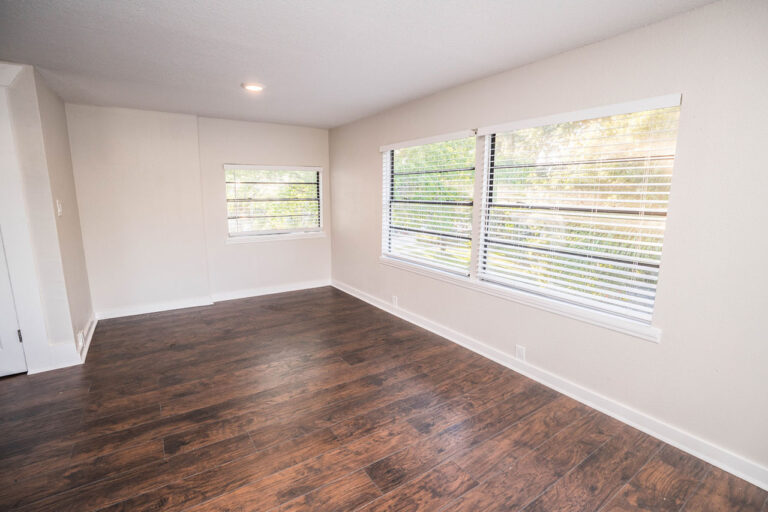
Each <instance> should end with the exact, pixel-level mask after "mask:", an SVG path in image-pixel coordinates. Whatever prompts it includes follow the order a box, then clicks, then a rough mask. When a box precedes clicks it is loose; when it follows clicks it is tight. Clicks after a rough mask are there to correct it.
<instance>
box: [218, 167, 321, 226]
mask: <svg viewBox="0 0 768 512" xmlns="http://www.w3.org/2000/svg"><path fill="white" fill-rule="evenodd" d="M320 172H321V169H320V168H318V167H270V166H254V165H225V166H224V173H225V176H226V187H227V225H228V229H229V236H230V237H237V236H248V235H268V234H281V233H297V232H311V231H320V228H321V204H320Z"/></svg>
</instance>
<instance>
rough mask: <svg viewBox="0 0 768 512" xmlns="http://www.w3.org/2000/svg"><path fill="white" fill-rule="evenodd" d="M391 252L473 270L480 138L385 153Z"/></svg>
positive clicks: (436, 264)
mask: <svg viewBox="0 0 768 512" xmlns="http://www.w3.org/2000/svg"><path fill="white" fill-rule="evenodd" d="M384 176H385V187H384V196H385V197H384V201H383V204H384V219H385V221H384V232H383V237H384V239H383V241H382V247H383V252H384V254H385V255H387V256H391V257H395V258H399V259H403V260H407V261H412V262H415V263H420V264H422V265H427V266H431V267H435V268H438V269H442V270H446V271H450V272H455V273H458V274H462V275H468V274H469V260H470V251H471V248H470V245H471V243H470V238H471V233H472V204H473V203H472V188H473V184H474V176H475V138H474V137H465V138H461V139H455V140H448V141H442V142H435V143H430V144H424V145H419V146H411V147H405V148H398V149H391V150H388V151H386V152H385V153H384Z"/></svg>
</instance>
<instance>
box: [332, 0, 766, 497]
mask: <svg viewBox="0 0 768 512" xmlns="http://www.w3.org/2000/svg"><path fill="white" fill-rule="evenodd" d="M766 27H768V2H764V1H758V0H755V1H726V2H720V3H716V4H712V5H710V6H707V7H704V8H702V9H699V10H696V11H692V12H690V13H687V14H684V15H681V16H678V17H676V18H672V19H669V20H667V21H664V22H662V23H659V24H656V25H652V26H649V27H645V28H643V29H640V30H637V31H634V32H630V33H628V34H625V35H622V36H619V37H616V38H613V39H610V40H606V41H603V42H600V43H597V44H594V45H591V46H587V47H584V48H581V49H577V50H574V51H571V52H567V53H564V54H561V55H558V56H556V57H553V58H550V59H546V60H544V61H540V62H538V63H534V64H531V65H527V66H525V67H522V68H518V69H515V70H512V71H509V72H506V73H503V74H500V75H496V76H493V77H490V78H487V79H484V80H480V81H475V82H472V83H469V84H466V85H463V86H460V87H456V88H452V89H449V90H446V91H444V92H441V93H438V94H435V95H433V96H430V97H427V98H424V99H421V100H418V101H415V102H412V103H409V104H406V105H403V106H400V107H398V108H394V109H391V110H389V111H386V112H384V113H381V114H378V115H375V116H372V117H369V118H366V119H363V120H360V121H357V122H354V123H351V124H348V125H345V126H342V127H340V128H336V129H333V130H332V131H331V137H330V141H331V169H332V173H333V182H332V194H333V205H332V206H333V208H332V213H333V218H334V226H333V252H332V262H333V268H332V273H333V279H334V282H339V283H341V284H346V285H348V286H351V287H353V288H355V289H357V290H359V291H361V292H362V293H364V294H368V295H369V296H371V297H372V298H373V299H374V300H379V301H381V303H382V304H386V303H389V302H390V298H391V296H392V295H397V296H398V297H399V305H400V308H402V310H403V311H407V312H408V313H409V314H415V315H419V316H420V317H422V318H425V319H427V320H428V321H429V322H432V323H434V324H436V325H441V326H445V327H447V328H448V329H451V330H453V331H458V333H460V334H461V335H462V336H464V337H465V338H466V339H473V340H478V341H479V342H482V343H485V344H487V345H488V346H489V347H491V348H492V349H493V350H494V351H496V352H497V353H504V354H507V355H509V354H514V346H515V344H516V343H520V344H522V345H525V346H526V347H527V356H528V361H529V362H530V363H531V364H532V365H534V366H536V367H539V368H541V369H544V370H546V371H548V372H551V373H552V374H554V375H555V376H557V377H558V378H562V379H566V380H568V381H570V382H572V383H575V384H576V385H577V386H581V387H582V388H586V389H587V390H592V391H595V392H597V393H598V394H600V395H604V396H605V397H607V398H609V399H610V400H611V401H613V402H615V403H618V404H623V405H624V406H628V407H630V408H633V409H636V410H637V411H639V412H640V413H642V415H645V416H646V417H648V418H653V419H656V420H659V421H660V422H661V423H666V424H669V425H670V426H671V427H673V429H676V431H680V432H684V433H686V435H688V434H690V435H692V436H698V437H700V438H701V439H702V440H703V441H705V444H706V445H707V446H714V447H715V448H717V449H715V448H712V451H711V453H719V454H720V455H723V454H726V453H728V452H733V454H735V455H736V456H737V457H736V459H738V460H741V461H746V462H744V466H743V467H744V468H748V469H745V471H750V470H755V473H753V474H752V475H751V476H752V477H755V475H756V474H757V473H760V475H758V476H757V477H756V478H763V479H764V480H763V485H766V484H768V478H765V477H766V475H768V469H766V468H767V467H768V435H766V432H768V388H767V387H766V386H767V385H766V382H767V381H766V376H767V375H768V373H766V372H767V370H766V368H768V343H767V342H766V340H768V337H767V336H766V331H765V323H764V322H763V316H764V314H765V311H766V308H767V307H768V301H767V300H766V292H765V290H766V289H768V273H766V272H764V271H762V270H760V269H762V268H763V266H764V263H765V258H766V256H765V255H766V254H767V253H768V238H766V237H765V236H764V233H765V224H766V220H768V216H766V210H765V205H766V199H765V190H766V189H768V172H766V166H765V162H766V160H765V148H764V143H763V141H765V140H768V123H766V119H767V118H768V95H766V90H768V58H766V50H767V49H768V30H766ZM677 92H682V94H683V105H682V111H681V112H682V113H681V120H680V130H679V143H678V158H677V161H676V165H675V170H674V178H673V185H672V196H671V202H670V207H669V217H668V222H667V232H666V239H665V245H664V255H663V260H662V265H661V269H662V270H661V277H660V285H659V290H658V298H657V303H656V312H655V316H654V324H655V325H656V326H658V327H660V328H661V329H662V332H663V334H662V340H661V343H660V344H654V343H651V342H648V341H642V340H639V339H637V338H633V337H630V336H627V335H623V334H619V333H617V332H614V331H610V330H607V329H605V328H602V327H598V326H594V325H591V324H587V323H584V322H581V321H578V320H572V319H569V318H565V317H563V316H559V315H557V314H554V313H550V312H545V311H542V310H538V309H534V308H531V307H529V306H524V305H522V304H519V303H516V302H511V301H508V300H504V299H500V298H496V297H492V296H489V295H485V294H483V293H480V292H476V291H472V290H469V289H465V288H460V287H457V286H455V285H452V284H449V283H445V282H442V281H439V280H435V279H431V278H429V277H425V276H422V275H417V274H414V273H412V272H408V271H406V270H402V269H396V268H392V267H389V266H384V265H382V264H380V263H379V260H378V259H379V254H380V228H381V156H380V154H379V152H378V147H379V146H380V145H383V144H388V143H393V142H398V141H403V140H409V139H414V138H419V137H426V136H432V135H438V134H443V133H450V132H455V131H458V130H463V129H468V128H475V127H478V126H487V125H492V124H497V123H502V122H507V121H514V120H521V119H527V118H533V117H539V116H544V115H549V114H555V113H562V112H569V111H574V110H580V109H584V108H589V107H594V106H600V105H607V104H612V103H620V102H625V101H628V100H635V99H642V98H648V97H653V96H658V95H663V94H668V93H677ZM661 423H659V424H661ZM690 439H693V438H690ZM719 448H723V451H718V450H719ZM723 456H725V455H723ZM750 461H751V462H750ZM752 463H754V464H752ZM761 465H762V468H761V467H760V466H761ZM749 468H751V469H749ZM755 468H757V469H755ZM737 469H738V468H737ZM753 479H755V478H753Z"/></svg>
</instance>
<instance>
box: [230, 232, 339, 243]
mask: <svg viewBox="0 0 768 512" xmlns="http://www.w3.org/2000/svg"><path fill="white" fill-rule="evenodd" d="M303 238H325V231H304V232H296V233H272V234H267V235H245V236H229V237H227V240H226V242H225V243H226V244H227V245H237V244H251V243H260V242H279V241H281V240H301V239H303Z"/></svg>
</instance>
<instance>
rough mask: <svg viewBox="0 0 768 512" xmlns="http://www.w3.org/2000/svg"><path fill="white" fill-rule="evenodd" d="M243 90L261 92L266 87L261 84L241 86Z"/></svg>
mask: <svg viewBox="0 0 768 512" xmlns="http://www.w3.org/2000/svg"><path fill="white" fill-rule="evenodd" d="M241 86H242V87H243V89H245V90H246V91H250V92H261V91H263V90H264V86H262V85H259V84H241Z"/></svg>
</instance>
